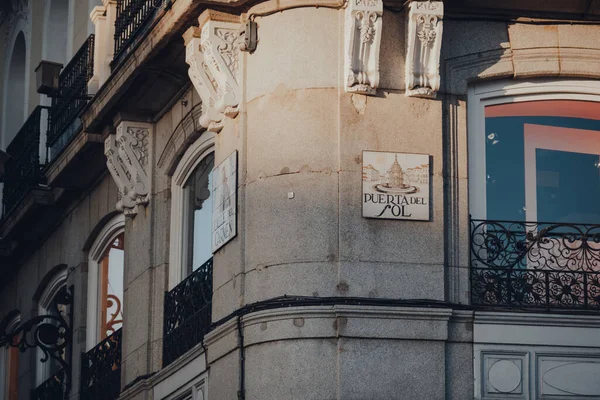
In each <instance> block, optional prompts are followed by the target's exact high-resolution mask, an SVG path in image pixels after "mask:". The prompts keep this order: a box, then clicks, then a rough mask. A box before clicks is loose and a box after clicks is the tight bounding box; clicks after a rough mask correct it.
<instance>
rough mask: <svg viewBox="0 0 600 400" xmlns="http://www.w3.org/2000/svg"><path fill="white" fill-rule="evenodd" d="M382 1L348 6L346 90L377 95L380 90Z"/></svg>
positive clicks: (369, 0) (358, 0)
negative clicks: (378, 89)
mask: <svg viewBox="0 0 600 400" xmlns="http://www.w3.org/2000/svg"><path fill="white" fill-rule="evenodd" d="M382 21H383V1H382V0H350V1H349V2H348V3H347V6H346V34H345V50H346V57H345V69H344V76H345V78H346V82H345V85H344V86H345V89H346V92H349V93H362V94H368V95H374V94H375V93H376V91H377V88H378V87H379V50H380V47H381V29H382Z"/></svg>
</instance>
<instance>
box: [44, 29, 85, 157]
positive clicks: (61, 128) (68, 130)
mask: <svg viewBox="0 0 600 400" xmlns="http://www.w3.org/2000/svg"><path fill="white" fill-rule="evenodd" d="M93 75H94V35H93V34H92V35H90V36H89V37H88V38H87V40H86V41H85V42H84V43H83V45H82V46H81V47H80V48H79V50H78V51H77V53H75V55H74V56H73V58H72V59H71V61H70V62H69V64H67V66H66V67H65V68H64V69H63V70H62V72H61V74H60V77H59V83H58V93H57V94H58V96H57V97H55V98H53V99H52V109H51V113H50V114H51V116H50V121H51V124H50V130H49V132H48V143H47V146H48V148H49V151H50V160H54V159H55V158H56V156H57V155H58V154H59V153H60V152H61V151H62V150H63V149H64V148H65V147H66V145H67V144H68V143H69V142H70V141H71V139H72V138H73V137H74V136H75V135H76V134H77V133H79V132H80V130H81V121H80V120H79V115H80V114H81V111H82V110H83V109H84V107H85V105H86V104H87V102H88V100H89V96H88V81H89V80H90V79H91V78H92V76H93Z"/></svg>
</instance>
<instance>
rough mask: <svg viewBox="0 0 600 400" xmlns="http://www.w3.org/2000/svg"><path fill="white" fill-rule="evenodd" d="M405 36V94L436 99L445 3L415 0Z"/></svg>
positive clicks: (410, 6) (438, 86) (409, 9)
mask: <svg viewBox="0 0 600 400" xmlns="http://www.w3.org/2000/svg"><path fill="white" fill-rule="evenodd" d="M407 18H408V20H407V23H406V26H407V29H408V31H407V35H406V78H405V79H406V95H407V96H415V97H426V98H435V97H436V95H437V91H438V90H439V89H440V54H441V49H442V32H443V22H442V20H443V18H444V3H442V2H441V1H431V0H427V1H421V0H419V1H412V2H411V3H410V4H409V5H408V13H407Z"/></svg>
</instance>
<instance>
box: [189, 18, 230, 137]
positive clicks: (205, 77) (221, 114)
mask: <svg viewBox="0 0 600 400" xmlns="http://www.w3.org/2000/svg"><path fill="white" fill-rule="evenodd" d="M203 15H204V14H203ZM207 15H208V16H209V18H210V16H211V15H212V14H210V13H208V14H207ZM202 17H203V16H201V18H202ZM230 19H231V18H230ZM240 27H241V24H240V23H239V22H231V21H223V20H220V19H208V20H207V21H206V22H205V23H204V25H203V26H202V28H201V29H198V28H190V30H189V31H188V32H186V34H185V35H184V38H186V62H187V63H188V65H189V66H190V68H189V71H188V74H189V76H190V79H191V81H192V83H193V85H194V87H195V88H196V90H197V91H198V94H199V95H200V97H201V98H202V104H203V112H202V116H201V117H200V125H202V126H203V127H205V128H206V129H207V130H209V131H212V132H215V133H218V132H220V131H221V129H223V124H224V122H225V120H226V119H227V118H235V117H236V116H237V114H238V113H239V104H240V80H239V79H240V39H239V29H240Z"/></svg>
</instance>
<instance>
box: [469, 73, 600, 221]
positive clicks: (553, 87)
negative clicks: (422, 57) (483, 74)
mask: <svg viewBox="0 0 600 400" xmlns="http://www.w3.org/2000/svg"><path fill="white" fill-rule="evenodd" d="M535 100H585V101H594V102H600V81H598V80H583V79H582V80H566V79H560V80H559V79H544V80H536V81H529V82H522V81H514V80H502V81H496V82H487V83H477V84H475V85H471V86H469V89H468V107H469V111H468V117H467V118H468V121H467V124H468V125H467V131H468V134H467V140H468V152H469V163H468V165H469V171H468V172H469V213H470V214H471V216H472V217H473V218H475V219H485V218H486V189H485V185H486V183H485V182H486V169H485V168H482V166H485V139H484V135H481V134H478V132H479V133H480V132H485V107H486V106H488V105H495V104H506V103H516V102H523V101H535Z"/></svg>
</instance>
